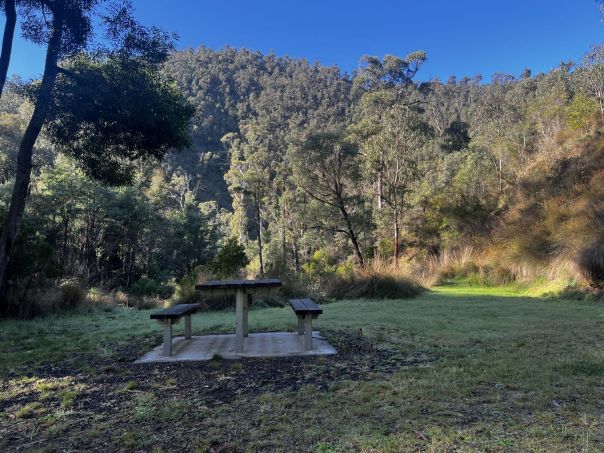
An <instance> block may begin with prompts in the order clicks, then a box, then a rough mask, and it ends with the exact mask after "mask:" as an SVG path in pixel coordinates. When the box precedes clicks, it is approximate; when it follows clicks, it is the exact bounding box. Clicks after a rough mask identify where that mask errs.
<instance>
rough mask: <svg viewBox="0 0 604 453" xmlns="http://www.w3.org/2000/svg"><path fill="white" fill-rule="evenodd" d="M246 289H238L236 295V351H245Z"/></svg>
mask: <svg viewBox="0 0 604 453" xmlns="http://www.w3.org/2000/svg"><path fill="white" fill-rule="evenodd" d="M245 302H246V301H245V291H244V290H243V289H237V294H236V295H235V317H236V329H235V331H236V333H235V352H237V353H242V352H243V323H244V321H243V320H244V318H245V313H244V305H245Z"/></svg>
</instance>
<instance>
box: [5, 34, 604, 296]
mask: <svg viewBox="0 0 604 453" xmlns="http://www.w3.org/2000/svg"><path fill="white" fill-rule="evenodd" d="M425 60H426V55H425V54H424V53H423V52H415V53H412V54H410V55H408V56H405V57H394V56H386V57H384V58H377V57H366V58H364V59H362V61H361V64H360V66H359V70H358V71H357V72H355V74H353V75H352V76H349V75H346V74H342V73H341V72H340V71H339V69H338V68H326V67H322V66H320V65H318V64H315V65H311V64H309V63H308V62H306V61H305V60H299V59H292V58H285V57H276V56H274V55H263V54H261V53H258V52H252V51H249V50H245V49H241V50H236V49H232V48H226V49H223V50H220V51H213V50H210V49H207V48H205V47H200V48H198V49H196V50H186V51H181V52H176V53H174V54H173V55H171V57H170V59H169V61H168V62H167V63H166V64H165V67H164V69H163V70H164V73H165V75H166V76H167V78H169V79H171V80H172V83H174V84H175V86H176V88H177V89H178V90H179V91H181V92H182V93H184V94H185V96H186V98H187V99H188V101H189V102H190V103H191V104H192V105H193V107H194V108H195V116H194V119H193V124H192V125H191V128H190V131H191V135H192V140H191V146H190V147H189V148H188V149H186V150H184V151H181V152H177V153H176V152H175V153H171V154H170V155H169V156H168V157H167V158H166V159H165V160H164V161H163V162H157V161H150V162H149V161H147V162H136V167H135V168H136V170H135V174H134V178H133V184H132V185H131V186H128V187H107V186H103V185H102V184H100V183H99V182H98V181H95V180H93V179H90V178H89V177H88V176H87V174H86V172H85V169H82V168H81V166H80V168H79V164H78V162H77V161H75V160H73V159H71V158H69V157H65V156H61V155H60V154H59V153H58V152H57V150H56V149H54V148H53V146H51V144H50V142H49V141H48V140H46V139H45V137H44V136H41V137H40V139H39V140H38V141H37V145H36V150H35V154H34V161H35V162H34V163H35V167H34V171H33V182H32V188H31V193H30V201H29V203H28V207H27V210H26V212H25V217H24V228H23V233H22V235H21V239H20V241H21V242H20V243H19V244H18V245H17V252H16V253H17V255H16V257H15V258H14V259H13V261H12V264H11V269H10V272H11V278H12V279H13V280H14V281H15V282H19V284H15V285H14V286H13V288H15V294H16V296H15V297H19V298H23V297H25V296H23V294H25V293H27V292H28V291H29V288H31V287H35V286H36V285H39V286H44V284H45V282H48V281H49V280H51V281H57V280H61V279H66V278H72V277H75V278H78V279H80V280H81V281H84V282H85V283H86V284H89V285H98V286H104V287H109V288H117V287H126V288H131V287H132V285H135V287H136V285H137V284H138V285H143V284H145V285H146V284H150V285H152V286H153V285H156V284H157V285H160V284H162V283H165V282H170V281H174V279H176V280H179V279H183V278H189V279H191V281H194V280H195V278H196V276H197V274H198V271H199V269H200V267H199V266H202V269H204V272H205V271H207V265H209V264H210V263H211V262H212V261H213V259H214V257H215V256H216V254H217V252H218V251H219V250H221V249H223V248H224V246H225V244H231V245H234V246H237V247H243V248H244V249H245V254H246V255H247V258H246V259H244V260H242V261H241V262H246V261H247V259H249V260H250V261H251V263H250V264H249V265H248V266H247V268H246V270H245V272H246V273H247V275H250V276H252V275H262V274H264V275H281V276H283V275H289V276H292V275H293V276H296V277H299V276H303V277H304V278H305V279H307V280H309V281H314V280H313V279H315V278H322V277H323V276H325V275H332V274H334V273H337V274H338V275H340V274H344V275H347V273H349V272H350V271H351V270H353V269H356V268H358V266H361V267H362V266H363V265H365V264H367V263H371V262H372V260H373V259H374V258H376V257H377V258H380V259H381V261H382V262H384V261H387V262H391V263H397V262H398V264H399V265H400V266H399V267H397V269H398V268H403V269H405V271H407V272H411V273H415V272H419V273H424V271H427V270H428V271H429V269H432V268H433V266H432V264H430V262H431V261H433V260H434V259H440V257H447V256H449V257H450V256H452V253H453V252H449V251H455V250H458V251H459V250H470V251H473V252H472V253H470V255H472V254H473V255H474V256H473V257H472V260H473V263H471V264H470V265H466V264H467V263H466V264H460V265H459V266H457V270H459V269H461V270H462V273H464V272H476V271H477V270H479V271H480V274H481V275H492V276H499V277H501V278H502V279H504V280H506V281H509V280H511V279H525V278H533V277H539V276H546V277H548V276H564V277H569V278H575V279H578V278H588V280H589V281H592V282H594V281H595V280H598V281H599V280H601V279H604V277H602V276H604V258H603V257H604V254H603V252H602V247H601V246H599V244H601V242H602V240H603V239H604V233H603V231H602V228H601V227H600V224H604V220H602V221H601V220H600V217H601V214H600V211H601V210H600V209H599V208H598V207H597V197H596V196H592V195H593V194H596V193H598V192H597V191H595V189H592V188H593V187H596V186H597V183H598V181H599V172H598V171H597V168H594V167H593V165H594V163H599V162H601V159H600V158H599V154H598V153H599V149H600V146H601V145H600V143H601V135H600V132H599V131H600V130H601V128H602V120H603V116H604V113H603V112H604V46H596V47H593V48H592V49H591V50H589V52H588V53H587V54H586V55H585V57H584V58H583V59H582V60H581V61H580V62H579V63H577V64H572V63H564V64H561V65H560V66H559V67H557V68H555V69H553V70H552V71H550V72H548V73H545V74H532V73H531V71H530V70H525V71H524V72H523V73H522V74H518V75H509V74H495V75H493V76H492V77H491V79H490V80H489V81H488V82H486V81H484V80H483V79H482V78H481V77H480V76H475V77H472V78H463V79H455V78H450V79H449V80H447V81H440V80H432V81H429V82H419V81H418V79H419V78H418V76H417V74H418V73H419V74H421V71H422V65H423V63H424V62H425ZM21 86H22V84H21V83H20V82H19V81H13V82H12V83H11V86H10V87H9V89H7V90H5V91H6V92H5V93H4V94H3V96H2V99H1V100H0V131H1V132H2V134H1V140H2V145H3V146H2V149H3V150H4V152H3V153H2V154H1V155H0V207H1V208H2V212H5V209H6V208H7V206H8V201H9V199H10V197H9V194H10V191H9V189H10V187H12V178H13V177H14V168H15V160H16V159H15V157H16V150H17V149H18V143H19V141H20V138H21V136H22V134H23V131H24V130H25V125H26V124H27V121H28V118H29V117H30V116H31V112H32V109H31V105H30V104H29V103H28V102H27V101H26V100H25V99H24V98H23V97H22V96H21V94H20V93H21V92H22V90H21ZM572 156H578V157H577V159H576V160H572V159H571V157H572ZM571 164H572V165H571ZM569 169H571V170H572V169H575V170H576V171H575V170H572V171H570V170H569ZM548 175H559V177H558V176H556V177H549V176H548ZM561 178H562V179H561ZM581 178H583V179H581ZM586 178H587V179H586ZM590 178H591V179H590ZM561 180H562V182H560V181H561ZM579 189H580V190H581V196H580V200H581V203H582V204H580V205H579V204H573V200H575V199H577V198H576V196H577V190H579ZM569 207H572V209H573V210H572V212H573V214H572V216H570V217H568V215H567V214H565V212H566V210H567V208H569ZM562 227H563V228H562ZM527 232H530V234H527ZM233 241H235V242H233ZM237 243H239V244H240V246H239V245H237ZM227 252H229V250H227ZM227 252H225V253H226V254H227V255H228V253H227ZM476 252H478V253H476ZM241 253H242V252H241ZM463 256H465V257H466V258H467V257H468V256H469V255H468V254H465V255H463ZM434 257H437V258H434ZM244 258H245V256H244ZM377 261H380V260H377ZM445 261H446V260H445ZM462 261H463V260H462ZM466 261H467V260H466ZM445 274H446V275H452V274H451V273H445ZM140 282H143V283H140ZM150 282H151V283H150ZM154 287H155V286H154Z"/></svg>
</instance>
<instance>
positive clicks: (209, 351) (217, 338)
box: [134, 330, 337, 363]
mask: <svg viewBox="0 0 604 453" xmlns="http://www.w3.org/2000/svg"><path fill="white" fill-rule="evenodd" d="M312 338H313V341H312V343H313V344H312V345H313V349H312V350H311V351H306V350H304V335H298V334H297V333H295V332H270V333H251V334H249V336H248V337H246V338H245V350H244V352H243V353H237V352H235V350H236V343H235V335H204V336H199V337H191V339H190V340H188V339H185V338H184V337H174V338H173V339H172V355H171V356H169V357H166V356H164V355H163V348H162V345H159V346H157V347H156V348H155V349H153V350H152V351H151V352H148V353H147V354H145V355H144V356H142V357H141V358H140V359H138V360H136V361H135V362H134V363H152V362H183V361H200V360H210V359H211V358H212V357H214V356H220V357H222V358H223V359H240V358H243V357H296V356H313V355H330V354H336V353H337V351H336V350H335V348H334V347H333V346H331V345H330V344H329V343H328V342H327V340H326V339H325V338H323V337H322V336H321V335H320V334H319V332H318V331H316V330H315V331H313V333H312Z"/></svg>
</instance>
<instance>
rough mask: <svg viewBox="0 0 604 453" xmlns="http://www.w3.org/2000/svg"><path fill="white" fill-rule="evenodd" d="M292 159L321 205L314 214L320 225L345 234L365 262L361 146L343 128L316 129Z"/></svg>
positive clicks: (300, 180)
mask: <svg viewBox="0 0 604 453" xmlns="http://www.w3.org/2000/svg"><path fill="white" fill-rule="evenodd" d="M292 160H293V163H294V177H295V178H296V180H297V182H298V184H299V185H300V187H301V188H302V189H303V190H304V192H306V194H307V195H308V196H309V197H310V198H311V199H313V200H315V201H317V202H319V203H320V204H321V205H322V208H321V209H320V212H317V213H316V215H315V220H316V221H317V223H318V224H317V227H319V228H320V229H323V230H331V231H334V232H337V233H343V234H344V235H346V236H347V237H348V239H349V240H350V243H351V244H352V247H353V249H354V253H355V254H356V256H357V259H358V261H359V264H360V265H361V266H363V265H364V264H365V258H364V256H363V252H362V250H361V244H360V239H359V229H360V225H361V224H362V223H364V221H365V220H364V218H366V217H365V214H366V212H364V211H363V199H362V196H361V193H360V191H359V190H358V182H359V181H360V180H361V175H360V166H359V163H360V160H359V158H358V147H357V146H356V145H355V144H354V143H352V142H350V141H349V140H347V138H346V136H345V135H344V134H343V133H342V132H322V133H316V134H313V135H311V136H310V137H309V138H308V139H307V140H306V142H305V143H304V145H303V146H302V147H300V148H299V149H297V150H295V151H294V152H293V156H292Z"/></svg>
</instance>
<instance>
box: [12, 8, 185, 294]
mask: <svg viewBox="0 0 604 453" xmlns="http://www.w3.org/2000/svg"><path fill="white" fill-rule="evenodd" d="M105 6H108V8H107V9H103V7H105ZM23 11H24V21H23V25H22V29H23V35H24V37H25V38H26V39H28V40H30V41H32V42H34V43H36V44H39V45H44V46H46V58H45V65H44V72H43V75H42V78H41V80H40V81H39V82H36V83H34V84H32V85H31V86H30V87H29V89H28V93H29V95H30V97H31V100H32V103H33V113H32V116H31V118H30V120H29V123H28V125H27V127H26V128H25V131H24V133H23V137H22V139H21V142H20V145H19V151H18V154H17V168H16V173H15V183H14V187H13V191H12V196H11V202H10V205H9V208H8V212H7V215H6V220H5V223H4V228H3V230H2V235H1V236H0V298H1V299H2V301H3V302H5V298H4V297H3V295H4V294H6V291H5V289H6V279H5V273H6V269H7V267H8V265H9V263H10V258H11V254H12V252H13V250H14V244H15V240H16V238H17V235H18V233H19V228H20V225H21V221H22V218H23V213H24V210H25V204H26V198H27V195H28V193H29V186H30V181H31V171H32V156H33V149H34V145H35V143H36V140H37V139H38V136H39V135H40V133H41V131H42V128H43V127H44V125H45V124H46V126H47V127H48V135H49V137H50V139H51V141H52V142H53V144H54V145H55V146H57V147H58V148H59V149H60V150H62V151H64V152H66V153H67V154H70V155H72V156H74V157H76V158H77V159H78V160H79V162H80V164H81V165H82V167H83V168H85V169H86V170H87V171H88V172H89V174H91V175H93V176H95V177H98V178H100V179H106V180H108V181H109V182H111V183H123V182H127V181H128V180H129V179H130V178H131V176H132V171H131V167H130V166H129V164H128V161H130V160H132V159H138V158H143V157H147V156H152V157H156V158H159V157H162V156H163V155H164V154H165V152H167V150H168V149H169V148H172V147H177V148H178V147H182V146H184V145H186V144H187V142H188V140H187V130H186V128H187V124H188V121H189V119H190V117H191V116H192V114H193V110H192V108H191V107H189V106H188V105H187V104H186V103H185V102H184V100H183V99H182V98H181V96H180V95H179V94H178V93H177V92H176V91H175V90H173V89H171V88H170V87H169V86H167V85H166V84H165V82H164V81H163V80H162V79H161V78H160V77H159V76H158V70H159V64H160V63H161V62H163V61H164V60H165V58H166V57H167V55H168V53H169V52H170V51H171V49H172V48H173V45H172V43H173V38H172V36H171V35H168V34H166V33H164V32H162V31H160V30H159V29H155V28H152V29H147V28H144V27H142V26H141V25H139V24H138V23H137V22H136V21H135V20H134V19H133V18H132V15H131V12H132V10H131V5H130V4H129V2H125V3H123V4H119V5H115V4H114V5H113V6H111V4H110V2H108V1H104V0H38V1H28V2H25V3H24V9H23ZM95 15H98V16H101V18H102V20H101V21H100V22H101V25H100V26H101V27H102V28H104V30H105V36H106V37H107V38H109V42H110V43H111V44H112V47H105V48H104V49H103V48H100V47H99V42H97V43H96V44H97V45H95V46H94V48H95V50H94V52H87V50H88V49H89V48H90V46H92V45H93V40H94V37H95V26H94V21H93V16H95ZM61 62H63V64H61ZM121 80H123V82H124V83H123V84H121V83H120V81H121ZM143 96H144V97H143ZM113 102H118V103H119V105H120V106H121V107H123V109H124V110H121V111H116V110H112V108H111V107H109V106H110V105H111V104H112V103H113ZM156 110H157V112H158V113H159V114H158V115H157V116H155V115H154V113H155V111H156ZM163 133H167V135H164V134H163Z"/></svg>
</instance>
